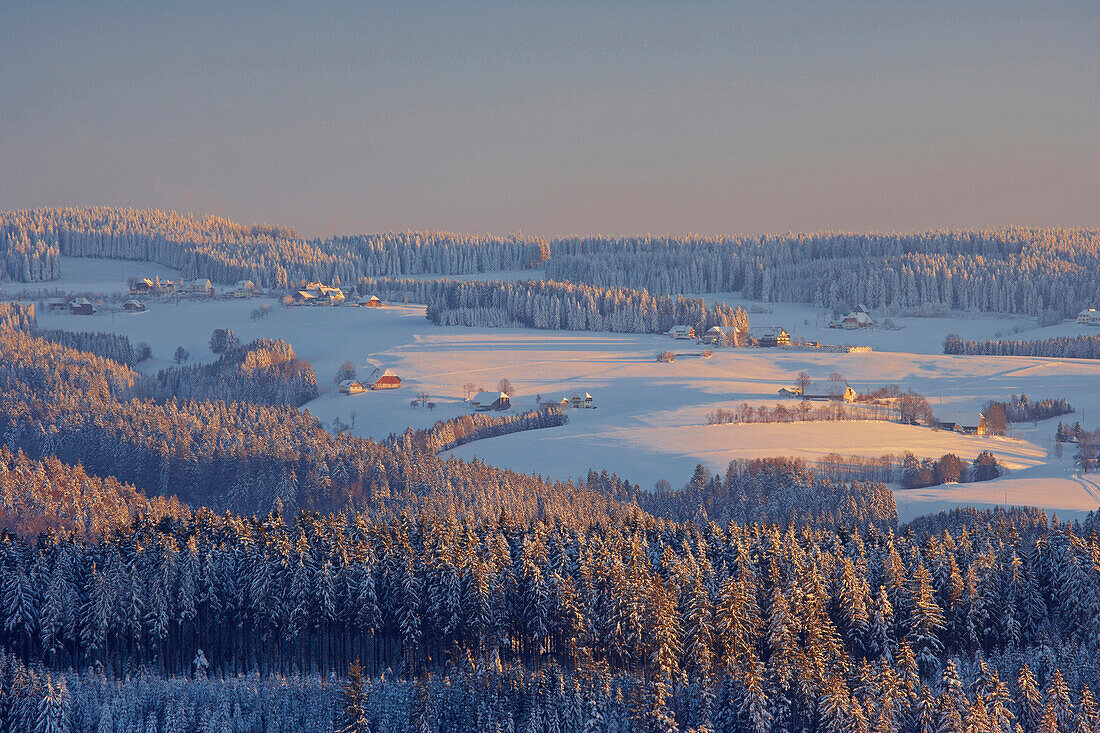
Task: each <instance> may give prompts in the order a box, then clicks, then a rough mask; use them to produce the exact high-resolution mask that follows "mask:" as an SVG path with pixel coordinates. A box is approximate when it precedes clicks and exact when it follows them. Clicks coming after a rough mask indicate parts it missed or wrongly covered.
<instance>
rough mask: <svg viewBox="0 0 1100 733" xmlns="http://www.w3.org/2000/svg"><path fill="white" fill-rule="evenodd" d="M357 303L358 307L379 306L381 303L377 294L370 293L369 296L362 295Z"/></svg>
mask: <svg viewBox="0 0 1100 733" xmlns="http://www.w3.org/2000/svg"><path fill="white" fill-rule="evenodd" d="M357 303H358V305H359V307H360V308H381V307H382V305H383V303H382V299H381V298H379V297H378V296H377V295H372V296H370V297H369V298H368V297H367V296H365V295H364V296H363V297H362V298H360V299H359V300H358V301H357Z"/></svg>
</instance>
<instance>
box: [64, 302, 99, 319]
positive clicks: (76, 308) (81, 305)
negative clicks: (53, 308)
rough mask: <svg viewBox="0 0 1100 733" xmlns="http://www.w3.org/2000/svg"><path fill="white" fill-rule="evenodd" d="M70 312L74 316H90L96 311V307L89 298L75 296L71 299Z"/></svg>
mask: <svg viewBox="0 0 1100 733" xmlns="http://www.w3.org/2000/svg"><path fill="white" fill-rule="evenodd" d="M69 313H71V314H72V315H74V316H90V315H92V314H93V313H95V308H93V307H92V301H90V300H88V299H87V298H74V299H73V300H70V301H69Z"/></svg>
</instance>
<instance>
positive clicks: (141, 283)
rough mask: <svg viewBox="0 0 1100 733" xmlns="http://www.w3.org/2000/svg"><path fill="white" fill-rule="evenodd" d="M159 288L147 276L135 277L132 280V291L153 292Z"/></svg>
mask: <svg viewBox="0 0 1100 733" xmlns="http://www.w3.org/2000/svg"><path fill="white" fill-rule="evenodd" d="M154 290H159V288H158V287H157V286H156V285H155V284H154V283H153V281H152V280H150V279H149V278H147V277H142V278H135V279H133V280H131V281H130V292H131V293H151V292H153V291H154Z"/></svg>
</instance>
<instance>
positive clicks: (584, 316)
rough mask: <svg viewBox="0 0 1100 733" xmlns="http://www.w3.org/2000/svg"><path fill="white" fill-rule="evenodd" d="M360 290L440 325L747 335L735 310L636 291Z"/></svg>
mask: <svg viewBox="0 0 1100 733" xmlns="http://www.w3.org/2000/svg"><path fill="white" fill-rule="evenodd" d="M358 289H359V291H360V292H362V293H368V292H369V293H378V294H379V295H380V296H381V297H384V298H386V299H388V300H397V301H401V300H409V301H413V302H417V303H426V304H427V306H428V309H427V318H428V320H429V321H431V322H432V323H435V324H436V325H440V326H498V327H499V326H503V327H513V328H540V329H553V330H566V331H613V332H617V333H666V332H667V331H668V330H669V329H670V328H672V326H674V325H676V324H684V325H689V326H692V327H693V328H695V330H696V332H697V333H699V334H700V335H701V334H702V333H703V332H704V331H706V330H707V329H708V328H710V327H711V326H723V327H729V326H736V327H738V328H740V329H742V330H745V331H747V330H748V327H749V317H748V315H747V314H746V313H745V311H744V309H742V308H741V307H740V306H738V307H737V308H731V307H730V306H728V305H726V304H725V303H715V304H714V305H708V304H707V303H706V301H704V300H703V299H701V298H685V297H683V296H677V297H671V296H666V295H650V294H649V293H647V292H645V291H643V290H631V289H628V288H602V287H596V286H592V285H575V284H573V283H568V282H556V281H553V280H548V281H545V282H539V281H518V282H479V281H475V282H462V281H458V280H449V279H443V280H410V279H393V278H379V279H372V278H364V279H363V280H360V281H359V285H358Z"/></svg>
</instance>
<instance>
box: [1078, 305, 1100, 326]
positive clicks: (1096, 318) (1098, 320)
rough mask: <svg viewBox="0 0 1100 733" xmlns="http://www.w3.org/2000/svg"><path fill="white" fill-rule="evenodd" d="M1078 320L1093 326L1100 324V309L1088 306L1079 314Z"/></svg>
mask: <svg viewBox="0 0 1100 733" xmlns="http://www.w3.org/2000/svg"><path fill="white" fill-rule="evenodd" d="M1077 322H1078V323H1087V324H1089V325H1092V326H1095V325H1100V311H1098V310H1096V309H1095V308H1086V309H1084V310H1083V311H1081V312H1080V313H1078V314H1077Z"/></svg>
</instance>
